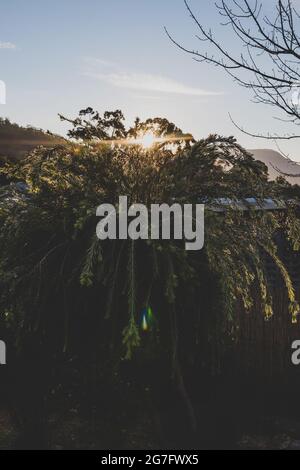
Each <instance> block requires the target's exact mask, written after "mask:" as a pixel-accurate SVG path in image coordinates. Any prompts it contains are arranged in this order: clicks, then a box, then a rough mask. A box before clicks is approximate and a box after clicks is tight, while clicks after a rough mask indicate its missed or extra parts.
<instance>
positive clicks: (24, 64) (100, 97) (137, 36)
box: [0, 0, 300, 159]
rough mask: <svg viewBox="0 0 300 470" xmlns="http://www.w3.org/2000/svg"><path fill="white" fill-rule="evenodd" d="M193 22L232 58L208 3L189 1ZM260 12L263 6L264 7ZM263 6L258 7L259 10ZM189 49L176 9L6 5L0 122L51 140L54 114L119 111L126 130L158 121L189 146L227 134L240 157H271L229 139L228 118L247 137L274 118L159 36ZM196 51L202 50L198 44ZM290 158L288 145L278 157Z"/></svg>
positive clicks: (162, 0)
mask: <svg viewBox="0 0 300 470" xmlns="http://www.w3.org/2000/svg"><path fill="white" fill-rule="evenodd" d="M190 3H191V5H192V6H193V8H194V10H195V12H196V13H197V15H198V17H199V18H200V19H201V22H202V23H204V24H207V25H211V26H212V27H213V28H214V29H215V30H216V32H217V33H218V34H220V35H221V38H222V40H223V41H227V43H228V48H233V50H235V47H236V42H234V41H233V40H232V39H230V37H229V35H228V34H227V33H226V32H225V31H224V28H219V27H218V26H217V25H218V23H219V22H220V18H219V17H218V15H217V13H216V10H215V8H214V2H213V1H211V0H191V1H190ZM266 3H267V2H266ZM272 3H273V0H271V1H269V2H268V6H270V5H271V4H272ZM164 25H166V26H167V27H168V28H169V30H170V32H172V33H173V34H174V35H175V36H176V38H177V39H178V40H179V41H181V42H183V43H184V44H187V45H191V46H192V45H194V46H195V47H197V44H198V43H197V41H196V39H195V38H194V35H195V33H196V32H197V31H196V29H195V27H194V24H193V23H192V22H191V19H190V18H189V17H188V15H187V12H186V10H185V7H184V4H183V0H84V1H83V0H51V1H50V0H48V1H46V0H44V1H41V0H28V1H24V0H9V1H6V2H2V4H1V31H0V63H1V68H0V70H1V72H0V79H1V80H4V81H5V82H6V85H7V104H6V105H1V106H0V112H1V116H5V117H9V118H10V119H11V120H13V121H15V122H18V123H21V124H32V125H34V126H37V127H42V128H44V129H49V130H51V131H54V132H58V133H60V134H64V133H65V132H66V127H65V126H64V125H63V124H62V123H60V121H59V120H58V117H57V113H62V114H66V115H68V116H75V115H76V113H77V111H78V110H79V109H81V108H84V107H87V106H92V107H94V108H96V109H98V110H99V111H103V110H106V109H109V110H113V109H116V108H120V109H122V110H123V112H124V113H125V115H126V117H127V119H128V122H131V121H132V120H133V119H134V118H135V117H136V116H140V117H141V118H146V117H153V116H163V117H167V118H168V119H170V120H172V121H174V122H175V123H176V124H177V125H179V126H180V127H182V128H183V130H185V131H189V132H192V133H193V134H194V135H195V136H196V137H204V136H207V135H208V134H209V133H220V134H223V135H230V134H234V135H236V136H237V138H238V139H239V141H240V142H241V143H242V144H243V145H245V146H246V147H248V148H257V147H260V148H267V147H269V148H270V147H272V148H273V147H274V146H273V145H272V143H271V142H265V141H257V140H255V139H252V138H250V137H249V138H248V137H246V136H245V135H243V134H241V133H239V132H238V131H237V130H236V129H235V128H234V126H233V125H232V124H231V122H230V120H229V117H228V113H229V112H230V113H231V114H232V115H233V117H234V118H235V119H236V121H238V122H240V123H241V124H243V125H244V126H246V127H247V128H248V129H249V130H253V131H262V132H263V131H272V130H276V131H277V130H278V131H280V126H281V124H280V123H276V121H275V122H272V116H273V114H274V110H272V109H270V108H267V107H263V106H261V105H254V104H251V103H250V98H251V95H250V94H249V92H248V91H247V90H244V89H241V88H238V87H237V86H236V85H234V84H233V83H232V82H231V80H230V78H229V77H227V76H226V75H224V73H223V72H222V71H221V70H217V69H215V68H212V67H210V66H208V65H205V64H199V63H196V62H195V61H193V60H192V57H191V56H188V55H185V54H184V53H182V52H180V51H179V50H178V49H177V48H176V47H175V46H173V45H172V44H171V43H170V41H169V40H168V38H167V37H166V34H165V32H164V30H163V26H164ZM200 47H204V46H203V45H201V44H200ZM284 149H285V150H286V149H287V150H291V151H292V152H293V156H294V158H297V157H299V159H300V152H299V155H297V154H296V153H295V152H296V146H295V144H294V145H292V144H290V147H289V148H287V146H285V147H284Z"/></svg>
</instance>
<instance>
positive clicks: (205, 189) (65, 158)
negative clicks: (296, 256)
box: [0, 108, 300, 364]
mask: <svg viewBox="0 0 300 470" xmlns="http://www.w3.org/2000/svg"><path fill="white" fill-rule="evenodd" d="M63 119H65V118H63ZM69 122H71V123H72V125H73V129H72V131H70V137H72V138H73V139H77V140H78V142H75V143H74V142H71V141H70V142H69V143H66V144H64V145H60V146H57V147H54V148H52V149H49V148H43V147H40V148H37V149H36V150H35V151H34V152H32V153H31V154H30V155H28V157H27V158H26V159H25V160H23V161H21V162H18V163H14V164H9V165H7V166H6V167H5V168H4V169H3V170H2V172H3V173H5V176H6V178H8V180H9V181H11V184H10V185H9V186H5V187H3V188H2V189H1V198H0V253H1V255H0V282H1V297H0V316H1V321H2V322H3V323H4V324H5V325H6V327H7V328H11V329H12V330H13V331H14V332H17V334H16V341H17V344H19V345H20V347H22V343H23V341H24V337H26V336H28V335H33V334H35V335H38V337H39V338H40V341H41V342H43V343H45V344H48V345H49V347H51V348H52V350H53V351H62V350H64V351H73V352H74V351H76V352H78V351H80V350H81V348H83V347H85V346H86V345H87V344H90V343H91V342H93V343H94V344H95V345H96V348H97V351H98V354H99V356H101V355H102V356H103V357H107V356H111V357H115V358H117V359H118V358H119V359H121V358H126V359H130V358H132V357H133V355H134V354H135V353H136V352H137V351H144V352H148V353H149V354H154V355H155V354H160V352H161V351H164V352H166V353H167V354H168V356H169V358H170V360H171V361H172V363H173V364H175V363H176V362H177V361H178V356H179V355H180V354H181V355H182V354H184V352H183V349H182V347H181V345H182V341H187V342H188V344H189V348H188V349H189V350H190V349H191V348H192V347H193V348H197V347H198V345H199V344H200V343H201V341H203V339H204V341H207V342H208V341H214V338H212V337H211V336H210V334H209V331H211V330H207V333H205V332H204V333H203V321H202V319H203V318H204V317H205V315H206V314H208V313H209V312H205V311H204V309H207V304H206V303H205V301H204V298H205V295H206V289H207V282H208V279H212V280H213V287H214V295H213V296H212V298H211V305H210V310H213V309H215V315H214V316H213V317H212V318H213V319H214V321H215V323H216V325H217V326H218V328H217V327H216V328H214V332H215V334H218V335H219V337H220V338H222V342H223V339H224V341H225V339H226V338H227V337H228V338H230V340H232V337H233V336H235V335H237V334H238V331H237V330H235V323H236V311H237V307H238V305H240V303H242V305H243V308H244V309H245V311H251V310H253V306H254V303H255V304H256V305H257V301H256V302H254V300H255V299H257V297H258V298H259V305H260V311H255V312H254V313H255V314H257V315H261V316H263V317H265V318H266V319H269V318H270V317H271V316H272V315H273V311H274V306H273V301H272V293H271V290H270V288H269V284H268V274H267V271H266V266H265V259H266V257H268V258H269V259H270V260H271V261H272V263H274V265H275V266H277V268H278V270H279V271H280V273H281V276H282V279H283V282H284V285H285V287H286V290H287V294H288V296H287V298H288V303H289V305H288V306H287V307H288V308H289V311H290V318H288V317H287V319H286V321H287V322H292V321H293V322H296V321H297V316H298V313H299V305H298V303H297V299H296V295H295V290H294V286H293V284H292V280H291V278H290V275H289V273H288V270H287V269H286V267H285V266H284V263H283V262H282V261H281V259H280V256H279V254H278V249H277V244H276V240H277V239H278V234H281V236H283V237H284V238H285V239H286V242H287V243H288V244H290V245H291V248H292V249H299V234H300V230H299V229H300V225H299V221H298V218H297V214H296V208H295V207H293V205H290V206H289V208H288V210H284V211H280V210H278V211H262V210H250V209H249V211H247V212H246V213H245V212H243V211H240V210H235V209H234V208H233V207H232V206H230V205H229V206H228V204H227V205H226V210H222V211H212V210H209V207H210V206H211V205H212V204H214V205H216V204H218V205H219V206H222V200H223V201H224V199H227V200H228V199H230V200H231V201H232V202H234V201H241V200H244V199H246V198H249V197H255V198H256V199H257V202H258V205H259V204H260V203H261V202H262V201H263V199H264V198H270V197H271V198H273V199H274V200H281V201H282V200H286V199H287V193H288V191H289V190H290V188H289V186H287V184H286V183H284V182H283V181H282V180H278V181H277V182H269V181H268V177H267V168H266V167H265V165H264V164H263V163H260V162H258V161H255V160H254V159H253V158H252V157H251V155H249V153H247V151H245V150H244V149H243V148H242V147H240V146H239V145H238V144H237V142H236V141H235V139H234V138H232V137H229V138H223V137H220V136H216V135H211V136H209V137H208V138H207V139H203V140H200V141H197V142H196V141H194V140H193V138H192V136H190V135H187V134H184V133H182V132H181V131H180V129H178V128H177V127H176V126H175V125H174V124H172V123H169V122H168V121H166V120H162V119H154V120H147V121H146V122H145V123H143V122H140V121H139V120H137V121H136V123H135V125H134V126H133V127H132V128H130V129H125V126H124V123H123V115H122V113H121V112H120V111H117V112H115V113H105V115H104V116H103V117H101V116H100V115H99V114H98V113H96V112H94V111H93V110H92V109H90V108H88V109H87V110H83V111H81V113H80V116H79V118H77V119H75V120H69ZM149 130H151V131H152V132H153V133H154V134H155V135H156V136H157V137H161V136H163V137H164V139H165V140H163V141H162V140H159V141H158V142H157V143H156V144H154V145H153V146H152V147H151V148H150V149H146V148H143V147H142V146H141V145H139V144H136V145H127V144H126V139H129V138H132V137H137V136H139V135H142V134H143V133H145V132H148V131H149ZM16 182H24V183H26V189H24V188H22V187H20V185H18V184H16ZM120 195H127V196H128V198H129V201H128V202H129V204H132V203H134V202H138V203H143V204H146V205H147V206H148V207H149V205H150V204H151V203H163V202H164V203H169V204H172V203H174V202H179V203H182V204H184V203H197V202H205V203H206V205H207V208H208V209H207V210H206V216H205V247H204V249H203V250H202V251H200V252H187V251H185V249H184V243H183V242H179V241H172V240H171V241H159V240H153V241H152V240H148V241H146V240H137V241H131V240H116V241H102V242H100V241H99V240H98V239H97V238H96V233H95V228H96V223H97V219H96V217H95V213H96V207H97V206H98V205H99V204H102V203H105V202H107V203H110V204H116V205H117V203H118V198H119V196H120ZM221 198H222V199H221ZM223 209H224V208H223ZM178 325H180V327H179V326H178ZM184 325H187V328H186V330H185V326H184ZM186 331H188V332H189V336H188V337H187V335H186V334H185V333H186ZM182 338H184V339H182ZM102 356H101V357H102Z"/></svg>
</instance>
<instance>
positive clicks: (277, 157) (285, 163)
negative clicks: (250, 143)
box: [249, 149, 300, 185]
mask: <svg viewBox="0 0 300 470" xmlns="http://www.w3.org/2000/svg"><path fill="white" fill-rule="evenodd" d="M249 152H250V153H252V154H253V156H254V158H255V159H256V160H260V161H261V162H263V163H265V164H266V165H267V167H268V168H269V175H270V178H271V179H275V178H277V177H278V176H280V173H279V172H278V171H276V169H275V168H278V169H279V170H280V171H282V172H283V173H287V174H291V175H294V174H298V175H300V165H299V164H296V163H293V162H290V161H289V160H288V159H286V158H284V157H283V156H282V155H281V154H280V153H279V152H276V151H275V150H267V149H254V150H249ZM281 176H282V175H281ZM285 178H286V179H287V180H288V181H289V183H291V184H299V185H300V177H299V176H298V177H288V176H286V177H285Z"/></svg>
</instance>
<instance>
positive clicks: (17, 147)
mask: <svg viewBox="0 0 300 470" xmlns="http://www.w3.org/2000/svg"><path fill="white" fill-rule="evenodd" d="M62 141H63V139H62V138H61V137H59V136H56V135H53V134H51V133H49V132H45V131H43V130H41V129H36V128H34V127H30V126H28V127H22V126H19V125H18V124H14V123H11V122H10V121H9V120H8V119H1V118H0V160H2V161H3V160H6V159H14V160H18V159H20V158H22V157H24V156H25V155H26V154H27V153H28V152H30V151H31V150H33V149H34V148H35V147H38V146H39V145H44V146H54V145H56V144H58V143H60V142H62Z"/></svg>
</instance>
